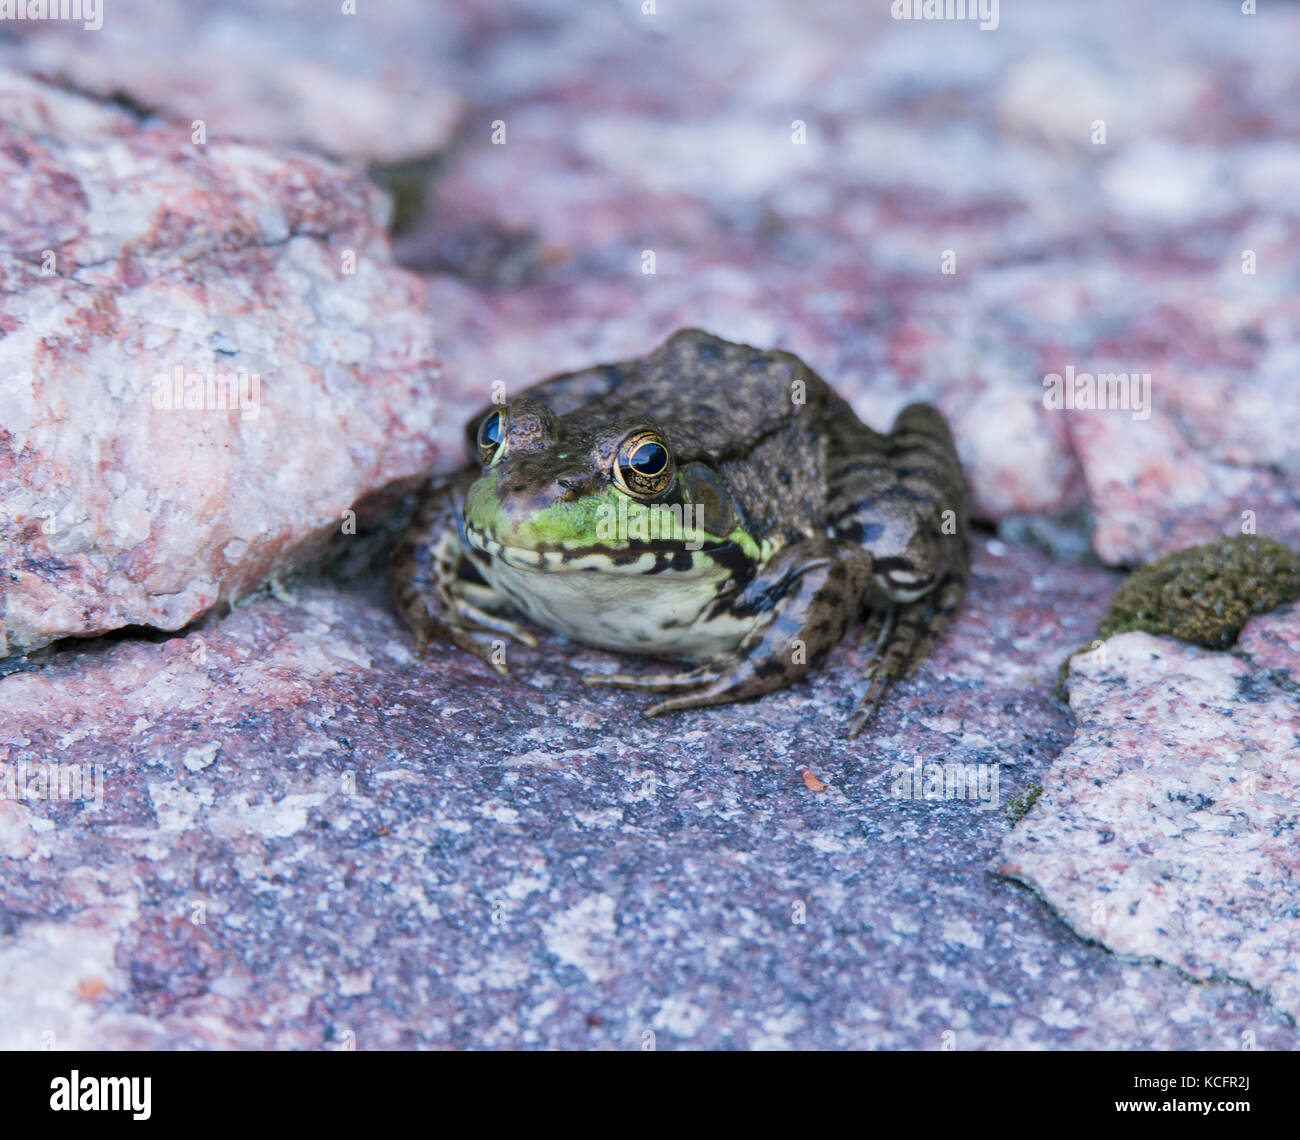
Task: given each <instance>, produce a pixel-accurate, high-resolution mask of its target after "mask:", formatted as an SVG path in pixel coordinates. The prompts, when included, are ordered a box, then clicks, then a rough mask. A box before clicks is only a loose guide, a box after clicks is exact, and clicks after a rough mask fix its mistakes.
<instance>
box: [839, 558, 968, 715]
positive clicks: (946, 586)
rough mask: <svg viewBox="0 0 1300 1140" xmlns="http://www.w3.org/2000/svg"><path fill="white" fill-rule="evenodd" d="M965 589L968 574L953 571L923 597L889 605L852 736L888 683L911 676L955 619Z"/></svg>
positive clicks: (869, 665)
mask: <svg viewBox="0 0 1300 1140" xmlns="http://www.w3.org/2000/svg"><path fill="white" fill-rule="evenodd" d="M965 590H966V579H965V575H964V574H953V575H951V576H950V577H949V578H948V579H946V580H945V581H944V582H942V583H940V585H939V586H938V587H937V588H936V589H935V590H934V591H933V592H932V593H930V594H927V595H926V596H925V597H924V598H919V599H918V600H917V601H915V602H910V603H908V604H907V605H903V606H891V607H890V609H889V611H888V613H887V615H886V617H885V619H884V621H883V622H882V624H881V628H880V634H879V636H878V637H877V639H876V646H875V649H874V650H873V651H872V654H871V660H870V661H868V662H867V667H866V669H865V670H864V671H863V676H864V677H865V678H866V679H867V680H869V681H870V682H871V684H870V685H869V686H868V687H867V691H866V692H865V693H864V694H863V695H862V699H861V700H860V701H858V704H857V707H856V708H855V709H854V710H853V717H852V719H851V720H850V721H849V735H850V736H857V735H858V733H860V732H861V731H862V729H863V728H864V727H865V726H866V724H867V721H869V720H870V719H871V716H872V714H873V713H874V712H875V711H876V706H877V705H879V704H880V699H881V697H883V696H884V695H885V691H886V690H887V689H888V688H889V686H890V685H891V684H893V682H894V681H897V680H901V679H903V678H906V677H910V676H911V675H912V673H913V672H914V671H915V670H916V667H917V666H918V665H919V664H920V663H921V662H922V661H923V660H924V659H925V657H926V655H927V654H928V653H929V652H930V649H931V647H932V646H933V645H934V643H935V641H936V639H937V638H938V636H939V634H941V633H942V632H943V631H944V629H945V628H946V627H947V626H948V623H949V622H950V621H952V615H953V614H954V613H956V611H957V607H958V606H959V605H960V604H961V599H962V595H963V594H964V593H965Z"/></svg>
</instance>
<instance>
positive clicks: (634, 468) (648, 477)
mask: <svg viewBox="0 0 1300 1140" xmlns="http://www.w3.org/2000/svg"><path fill="white" fill-rule="evenodd" d="M672 479H673V463H672V458H671V457H670V456H669V454H668V446H667V445H666V444H665V443H664V441H663V440H662V439H661V438H660V437H659V433H658V432H653V431H639V432H636V433H635V434H633V435H630V436H628V437H627V439H625V440H624V441H623V442H622V444H621V445H620V446H619V449H618V458H617V459H615V460H614V483H615V485H616V486H617V487H618V489H619V490H620V491H626V492H627V493H628V494H629V495H632V496H634V497H635V498H638V499H649V498H653V497H654V496H655V495H661V494H663V492H664V491H666V490H667V489H668V484H669V483H671V482H672Z"/></svg>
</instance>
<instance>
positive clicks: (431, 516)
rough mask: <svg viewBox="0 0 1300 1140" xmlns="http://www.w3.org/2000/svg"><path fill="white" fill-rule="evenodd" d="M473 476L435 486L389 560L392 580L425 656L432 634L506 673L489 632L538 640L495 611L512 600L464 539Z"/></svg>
mask: <svg viewBox="0 0 1300 1140" xmlns="http://www.w3.org/2000/svg"><path fill="white" fill-rule="evenodd" d="M472 478H473V475H472V474H470V475H460V476H456V477H454V478H452V479H451V480H449V481H448V482H446V483H444V484H442V485H441V486H435V487H433V488H431V489H430V490H429V491H428V493H427V494H426V495H425V496H424V498H423V499H422V500H421V502H420V506H419V508H418V509H417V510H416V512H415V516H414V517H413V518H412V519H411V522H410V525H408V526H407V528H406V529H405V530H404V531H403V532H402V534H401V537H400V538H399V539H398V540H397V545H396V546H395V547H394V549H393V555H392V558H391V559H390V560H389V563H388V582H389V586H390V588H391V590H392V594H393V598H394V599H395V600H396V602H397V608H398V611H399V612H400V613H401V615H402V618H403V619H404V620H405V621H406V624H407V625H409V626H410V627H411V629H412V631H413V632H414V633H415V652H416V656H417V657H422V656H424V652H425V649H426V648H427V647H428V644H429V640H430V639H431V638H432V637H441V638H443V639H445V640H447V641H450V642H452V643H454V644H455V645H458V646H460V648H462V649H464V650H466V651H467V652H469V653H472V654H474V655H475V656H476V657H479V658H481V659H482V660H484V661H486V662H487V663H488V664H489V665H491V666H492V668H493V669H495V670H496V671H497V672H498V673H500V674H501V675H502V676H505V674H506V667H505V664H504V662H502V661H501V660H500V655H499V654H497V653H494V652H493V644H492V639H491V638H489V637H486V636H484V635H485V634H489V633H495V634H505V635H506V636H508V637H512V638H514V639H515V640H516V641H518V642H521V643H522V644H524V645H528V646H535V645H536V644H537V640H536V638H534V637H533V635H532V634H530V633H529V632H528V631H527V630H525V629H523V628H521V627H520V626H518V625H516V624H515V623H514V622H513V621H511V620H509V619H508V618H506V617H503V616H501V615H500V614H499V613H497V612H496V611H499V610H503V609H506V608H508V606H509V603H508V602H507V601H506V599H504V598H502V597H501V596H500V595H499V594H497V593H496V591H494V590H493V589H492V588H491V587H490V586H489V585H488V584H487V581H486V579H485V578H484V577H483V575H482V574H481V573H479V571H478V570H477V569H476V568H475V564H474V561H473V554H472V552H471V551H469V550H468V549H467V548H466V546H465V544H464V543H463V542H462V541H461V537H460V520H461V517H462V512H463V509H464V500H465V489H466V487H467V486H468V484H469V483H470V481H471V480H472Z"/></svg>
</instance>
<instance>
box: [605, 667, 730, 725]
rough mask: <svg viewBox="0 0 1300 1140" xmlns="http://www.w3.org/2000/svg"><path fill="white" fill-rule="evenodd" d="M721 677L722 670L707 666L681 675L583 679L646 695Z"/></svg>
mask: <svg viewBox="0 0 1300 1140" xmlns="http://www.w3.org/2000/svg"><path fill="white" fill-rule="evenodd" d="M720 675H721V670H720V669H719V668H718V667H717V666H716V665H713V664H705V665H700V666H697V667H696V668H694V669H687V670H685V671H684V672H681V673H640V674H638V673H584V674H583V675H582V679H583V681H584V682H586V683H587V684H588V685H612V686H614V687H616V688H620V689H640V690H641V691H642V692H645V693H671V692H675V691H677V690H679V689H694V688H698V687H699V686H700V685H707V684H710V683H711V682H713V681H715V680H717V678H718V677H719V676H720ZM647 715H650V716H653V715H654V714H653V713H649V714H647Z"/></svg>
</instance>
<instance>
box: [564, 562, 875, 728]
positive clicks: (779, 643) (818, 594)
mask: <svg viewBox="0 0 1300 1140" xmlns="http://www.w3.org/2000/svg"><path fill="white" fill-rule="evenodd" d="M871 567H872V564H871V556H870V555H869V554H867V552H866V551H864V550H863V549H862V548H861V547H860V546H856V545H854V544H852V543H847V542H840V541H837V540H834V539H810V540H808V541H805V542H797V543H794V544H793V545H791V546H787V547H785V548H784V549H782V550H781V551H779V552H778V553H777V554H776V556H775V557H774V558H773V559H772V561H771V562H770V563H769V564H768V565H767V566H766V567H765V568H764V569H763V571H762V573H760V574H759V575H758V576H757V577H755V578H754V579H753V580H752V581H751V582H750V583H749V584H748V585H747V586H746V587H745V589H744V590H743V591H741V593H740V595H739V596H738V597H734V598H728V599H726V600H725V602H719V603H716V604H717V605H719V606H723V605H725V607H726V608H727V610H728V611H729V612H730V614H731V616H733V617H735V618H737V619H739V620H744V618H745V617H746V616H750V615H752V616H753V617H754V618H755V625H754V628H753V629H752V631H751V632H750V633H749V634H747V635H746V636H745V638H744V639H743V640H742V641H741V643H740V646H739V647H738V648H737V650H736V652H735V654H734V655H732V656H730V657H728V658H726V659H724V660H721V661H713V662H708V663H706V664H704V665H701V666H699V668H697V669H692V670H688V671H686V672H682V673H675V674H654V675H651V676H648V677H636V676H632V675H628V674H612V675H611V674H592V675H589V676H588V677H586V678H585V679H586V680H588V681H590V682H592V683H595V684H613V685H620V686H625V687H628V688H639V689H649V690H652V691H659V692H675V693H677V695H676V696H672V697H669V698H668V699H667V700H664V701H659V702H658V703H657V704H654V705H651V706H650V707H649V708H648V709H646V710H645V715H646V716H658V715H659V714H660V713H665V712H673V711H675V710H678V709H689V708H698V707H700V706H702V705H720V704H727V703H729V702H731V701H743V700H747V699H748V698H750V697H757V696H760V695H762V694H763V693H770V692H772V691H773V690H774V689H781V688H784V687H785V686H787V685H789V684H791V683H792V682H793V681H795V680H797V679H798V678H800V677H802V676H803V675H804V674H805V673H807V672H808V670H809V669H810V668H811V667H812V666H813V665H814V664H816V662H817V661H818V659H819V658H820V657H821V656H822V655H823V654H825V653H826V652H827V651H828V650H830V649H831V648H832V647H833V646H834V645H835V644H836V643H837V642H838V641H839V640H840V639H841V638H842V637H843V636H844V633H845V631H846V630H847V629H848V628H849V626H850V625H851V624H852V623H853V622H854V621H855V620H856V619H857V616H858V613H859V612H860V607H861V599H862V595H863V592H864V591H865V590H866V589H867V586H868V582H869V580H870V577H871ZM765 614H771V617H770V618H768V619H767V620H763V615H765Z"/></svg>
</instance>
